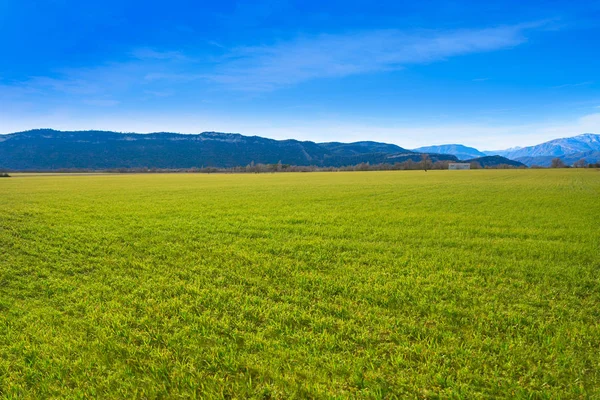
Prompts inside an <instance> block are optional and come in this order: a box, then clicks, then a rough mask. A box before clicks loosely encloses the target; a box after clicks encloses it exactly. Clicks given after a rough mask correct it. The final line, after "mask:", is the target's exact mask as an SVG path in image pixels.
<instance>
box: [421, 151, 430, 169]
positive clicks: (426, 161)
mask: <svg viewBox="0 0 600 400" xmlns="http://www.w3.org/2000/svg"><path fill="white" fill-rule="evenodd" d="M431 164H432V163H431V159H430V158H429V155H428V154H421V168H423V170H424V171H425V172H427V169H429V168H431Z"/></svg>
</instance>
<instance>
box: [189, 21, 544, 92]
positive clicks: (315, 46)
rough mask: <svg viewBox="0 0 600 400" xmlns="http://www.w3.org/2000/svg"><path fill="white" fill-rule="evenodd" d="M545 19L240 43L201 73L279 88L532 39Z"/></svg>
mask: <svg viewBox="0 0 600 400" xmlns="http://www.w3.org/2000/svg"><path fill="white" fill-rule="evenodd" d="M542 24H543V23H532V24H520V25H513V26H501V27H495V28H487V29H469V30H458V31H418V32H404V31H400V30H393V29H388V30H375V31H366V32H358V33H357V32H354V33H348V34H339V35H330V34H325V35H319V36H314V37H301V38H298V39H295V40H292V41H287V42H279V43H276V44H273V45H269V46H250V47H238V48H235V49H233V50H232V51H231V52H229V54H227V55H226V57H224V58H223V59H222V60H221V61H220V63H218V65H217V66H216V67H215V72H214V73H210V74H206V75H202V76H197V77H196V78H200V77H202V78H205V79H208V80H211V81H213V82H217V83H220V84H224V85H226V86H228V87H230V88H233V89H241V90H259V91H260V90H273V89H277V88H279V87H282V86H288V85H293V84H296V83H299V82H303V81H307V80H312V79H317V78H328V77H344V76H348V75H356V74H365V73H374V72H381V71H393V70H398V69H401V68H404V67H405V66H407V65H410V64H421V63H430V62H435V61H440V60H443V59H446V58H449V57H454V56H459V55H464V54H471V53H478V52H486V51H493V50H499V49H505V48H510V47H513V46H517V45H519V44H521V43H523V42H525V41H526V37H525V31H526V30H527V29H531V28H535V27H538V26H540V25H542Z"/></svg>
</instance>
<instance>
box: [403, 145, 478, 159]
mask: <svg viewBox="0 0 600 400" xmlns="http://www.w3.org/2000/svg"><path fill="white" fill-rule="evenodd" d="M413 151H415V152H417V153H436V154H452V155H453V156H456V157H457V158H459V159H461V160H467V159H470V158H476V157H484V156H485V155H486V154H484V153H483V152H481V151H479V150H477V149H475V148H473V147H467V146H463V145H462V144H443V145H439V146H425V147H419V148H418V149H413Z"/></svg>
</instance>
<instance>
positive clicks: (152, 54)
mask: <svg viewBox="0 0 600 400" xmlns="http://www.w3.org/2000/svg"><path fill="white" fill-rule="evenodd" d="M131 55H132V56H133V57H134V58H137V59H140V60H176V61H186V60H189V57H188V56H186V55H185V54H183V53H182V52H180V51H158V50H155V49H152V48H148V47H143V48H139V49H135V50H134V51H132V52H131Z"/></svg>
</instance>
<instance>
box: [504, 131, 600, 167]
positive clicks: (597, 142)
mask: <svg viewBox="0 0 600 400" xmlns="http://www.w3.org/2000/svg"><path fill="white" fill-rule="evenodd" d="M593 151H600V135H596V134H593V133H584V134H583V135H578V136H573V137H570V138H561V139H554V140H550V141H548V142H544V143H541V144H538V145H535V146H528V147H522V148H517V149H509V150H500V151H496V152H494V153H495V154H496V155H500V156H503V157H506V158H510V159H511V160H516V159H520V158H524V157H562V156H565V155H569V154H575V153H586V152H593Z"/></svg>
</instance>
